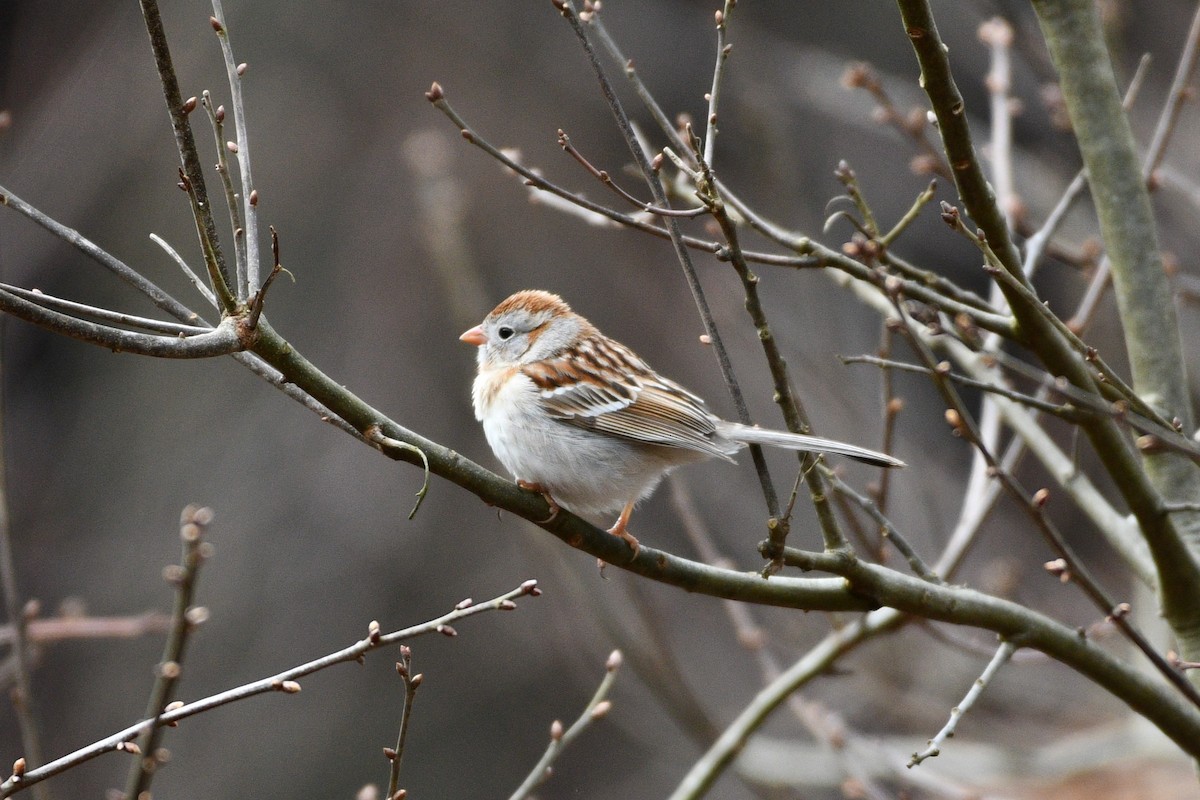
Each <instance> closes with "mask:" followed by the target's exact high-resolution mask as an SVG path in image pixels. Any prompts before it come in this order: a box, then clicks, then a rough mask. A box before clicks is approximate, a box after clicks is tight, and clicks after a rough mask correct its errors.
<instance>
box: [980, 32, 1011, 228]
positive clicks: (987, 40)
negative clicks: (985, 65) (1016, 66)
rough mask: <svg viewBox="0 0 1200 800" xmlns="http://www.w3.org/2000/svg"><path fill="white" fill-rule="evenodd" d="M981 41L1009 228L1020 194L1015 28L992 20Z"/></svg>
mask: <svg viewBox="0 0 1200 800" xmlns="http://www.w3.org/2000/svg"><path fill="white" fill-rule="evenodd" d="M978 33H979V38H980V40H982V41H983V42H984V44H986V45H987V46H988V49H989V51H990V54H991V68H990V69H989V70H988V74H987V79H986V81H985V83H986V85H987V90H988V97H989V99H990V101H991V102H990V107H991V115H990V116H991V123H992V125H991V134H992V137H991V142H990V145H989V150H990V152H989V154H988V155H989V156H990V157H991V162H992V182H993V184H994V185H995V189H996V204H997V205H999V206H1000V210H1001V211H1003V212H1004V216H1005V218H1006V219H1007V220H1008V224H1009V226H1010V227H1011V226H1013V223H1014V220H1015V217H1016V216H1017V214H1016V212H1017V193H1016V188H1015V185H1014V182H1013V160H1012V100H1011V98H1010V97H1009V94H1008V91H1009V87H1010V85H1011V83H1012V65H1011V58H1010V52H1009V49H1010V48H1011V47H1012V40H1013V29H1012V26H1011V25H1009V24H1008V22H1007V21H1005V20H1004V19H1003V18H1001V17H992V18H991V19H989V20H987V21H986V22H984V23H983V24H981V25H980V26H979V31H978Z"/></svg>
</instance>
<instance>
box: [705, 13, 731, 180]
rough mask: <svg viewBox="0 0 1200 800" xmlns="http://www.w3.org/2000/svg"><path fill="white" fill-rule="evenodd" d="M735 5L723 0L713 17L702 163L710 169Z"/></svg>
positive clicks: (714, 149)
mask: <svg viewBox="0 0 1200 800" xmlns="http://www.w3.org/2000/svg"><path fill="white" fill-rule="evenodd" d="M736 4H737V0H725V8H724V9H721V10H718V11H717V12H716V15H715V18H716V21H717V56H716V58H714V59H713V78H712V89H710V90H709V92H708V97H707V100H708V116H707V117H705V126H704V163H705V164H708V166H709V167H710V168H711V167H712V165H713V156H714V155H715V154H716V148H717V101H718V100H719V99H720V97H721V77H722V75H723V74H724V71H725V62H726V61H727V60H729V53H730V51H731V50H732V49H733V45H731V44H726V37H727V36H728V33H729V29H728V25H729V17H730V16H731V15H732V14H733V8H734V6H735V5H736Z"/></svg>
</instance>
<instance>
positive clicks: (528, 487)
mask: <svg viewBox="0 0 1200 800" xmlns="http://www.w3.org/2000/svg"><path fill="white" fill-rule="evenodd" d="M517 487H518V488H521V489H524V490H525V491H527V492H537V493H538V494H540V495H541V496H542V499H543V500H545V501H546V505H548V506H550V516H548V517H546V518H545V519H543V520H540V521H539V522H538V523H537V524H538V525H548V524H550V523H551V522H554V520H555V519H557V518H558V512H559V511H560V510H561V506H559V504H558V503H557V502H555V500H554V498H553V497H551V496H550V492H549V491H547V489H546V487H544V486H542V485H541V484H540V483H534V482H533V481H526V480H518V481H517Z"/></svg>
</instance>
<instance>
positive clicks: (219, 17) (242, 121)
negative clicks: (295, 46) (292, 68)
mask: <svg viewBox="0 0 1200 800" xmlns="http://www.w3.org/2000/svg"><path fill="white" fill-rule="evenodd" d="M212 7H213V17H214V19H215V20H216V22H217V24H216V25H214V26H213V29H214V30H216V32H217V38H218V39H220V40H221V54H222V55H223V56H224V57H225V72H226V74H227V75H228V76H229V99H230V103H231V104H232V105H233V128H234V134H235V136H236V137H237V157H238V171H239V172H240V173H241V175H240V177H241V184H242V203H243V206H242V207H243V209H244V216H245V218H246V231H245V236H243V237H242V239H241V241H240V242H239V243H238V244H239V253H240V252H241V250H242V249H243V248H244V250H245V255H244V257H245V260H246V284H245V285H244V286H241V287H240V298H241V299H242V300H247V299H249V298H250V297H251V296H252V295H253V294H254V293H255V292H257V291H258V290H259V287H260V283H259V275H260V269H261V266H260V264H259V255H258V191H257V190H256V189H255V188H254V177H253V174H252V173H251V171H250V134H249V132H248V129H247V127H246V104H245V101H244V100H243V99H242V73H243V72H245V69H246V65H245V64H238V63H236V60H235V59H234V57H233V45H232V44H231V43H230V41H229V26H228V24H226V22H225V11H224V9H223V8H222V7H221V0H212Z"/></svg>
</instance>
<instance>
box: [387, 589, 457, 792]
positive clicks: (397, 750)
mask: <svg viewBox="0 0 1200 800" xmlns="http://www.w3.org/2000/svg"><path fill="white" fill-rule="evenodd" d="M462 603H466V604H467V605H471V601H470V600H464V601H462ZM462 603H460V604H459V605H462ZM396 674H397V675H399V676H400V680H401V681H403V682H404V710H403V711H401V712H400V732H399V733H398V734H396V746H395V747H394V748H392V749H391V751H390V752H389V751H388V750H386V749H385V750H384V754H385V755H386V756H387V757H388V761H389V762H391V765H390V767H389V769H388V790H387V796H388V797H389V798H392V797H395V796H396V792H398V791H399V790H400V762H401V761H403V760H404V745H405V743H406V742H407V741H408V723H409V720H410V719H411V718H412V710H413V703H414V702H416V699H417V689H418V688H419V687H420V685H421V682H422V681H423V680H424V678H425V676H424V674H423V673H420V672H418V673H417V674H416V675H413V674H412V648H410V647H409V646H408V645H406V644H402V645H400V660H399V661H397V662H396Z"/></svg>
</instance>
